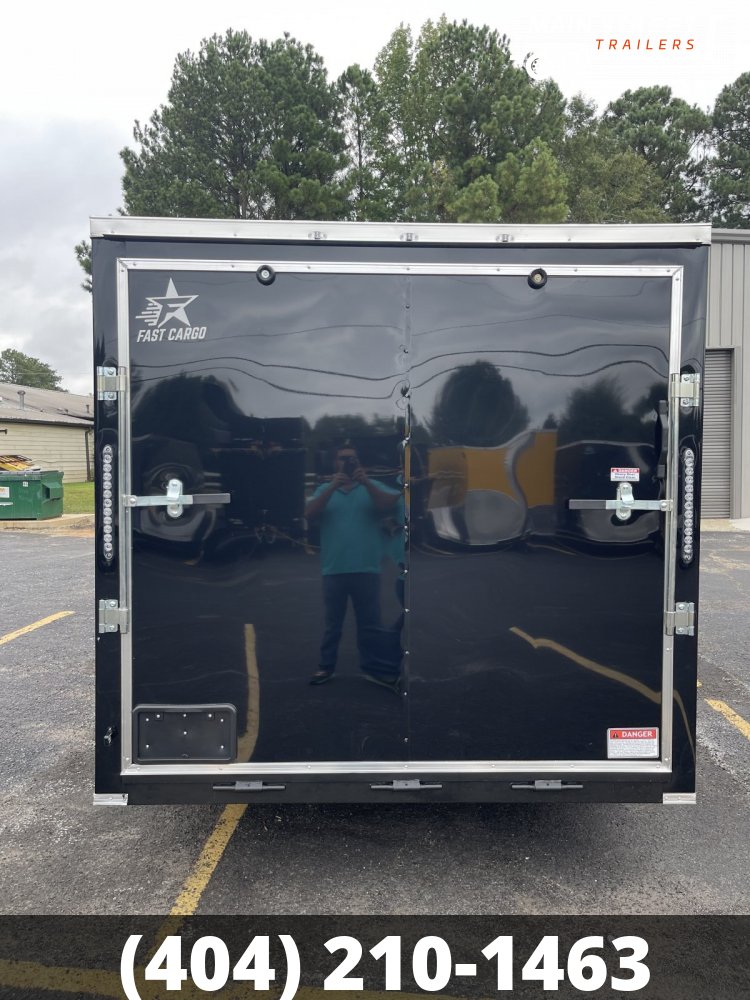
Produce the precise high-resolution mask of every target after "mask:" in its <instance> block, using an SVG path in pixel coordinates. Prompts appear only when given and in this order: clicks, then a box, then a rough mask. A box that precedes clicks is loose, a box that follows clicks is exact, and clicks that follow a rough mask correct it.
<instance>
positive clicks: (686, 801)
mask: <svg viewBox="0 0 750 1000" xmlns="http://www.w3.org/2000/svg"><path fill="white" fill-rule="evenodd" d="M661 800H662V803H663V804H664V805H665V806H694V805H695V803H696V796H695V792H665V793H664V794H663V795H662V797H661Z"/></svg>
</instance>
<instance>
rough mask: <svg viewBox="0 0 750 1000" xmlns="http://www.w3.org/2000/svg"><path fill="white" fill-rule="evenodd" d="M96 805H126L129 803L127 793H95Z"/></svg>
mask: <svg viewBox="0 0 750 1000" xmlns="http://www.w3.org/2000/svg"><path fill="white" fill-rule="evenodd" d="M93 804H94V805H95V806H126V805H127V804H128V797H127V795H116V794H113V795H109V794H106V793H101V792H99V793H97V792H95V793H94V803H93Z"/></svg>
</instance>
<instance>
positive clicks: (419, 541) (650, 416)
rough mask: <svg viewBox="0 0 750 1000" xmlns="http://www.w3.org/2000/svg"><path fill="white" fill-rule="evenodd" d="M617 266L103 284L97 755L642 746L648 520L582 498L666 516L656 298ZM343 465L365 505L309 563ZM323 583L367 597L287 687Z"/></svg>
mask: <svg viewBox="0 0 750 1000" xmlns="http://www.w3.org/2000/svg"><path fill="white" fill-rule="evenodd" d="M260 265H269V266H267V268H266V271H264V272H263V273H260V272H259V271H258V268H259V266H260ZM583 270H584V271H585V270H586V269H583ZM641 272H642V273H640V274H636V273H634V272H633V271H628V270H627V269H625V268H621V269H617V268H610V269H608V270H607V271H605V272H603V273H595V269H593V268H590V269H588V271H586V273H581V269H577V270H575V271H574V270H572V269H571V271H566V270H565V269H563V268H558V269H557V271H555V269H554V268H550V269H548V275H547V282H546V284H545V285H544V287H541V288H536V287H532V286H531V284H530V283H529V282H528V281H527V275H526V271H525V270H522V269H520V268H515V269H514V268H504V269H502V268H489V267H479V266H474V267H472V266H469V265H454V266H447V265H442V266H440V267H430V266H429V265H422V266H421V267H411V268H405V267H403V266H400V265H396V264H394V265H388V264H381V265H377V266H369V267H368V266H367V265H358V266H356V267H354V266H352V265H351V264H347V263H335V262H334V263H327V264H317V265H316V264H309V263H307V264H294V263H285V262H284V261H276V260H273V259H272V260H271V261H270V262H267V261H250V262H248V261H234V262H227V261H215V262H210V263H208V264H198V263H196V262H189V261H173V260H164V261H152V262H150V263H149V265H148V266H143V262H140V263H139V265H138V266H137V267H132V268H130V269H129V270H128V272H127V277H126V279H125V281H124V284H123V285H122V286H121V296H122V299H123V300H125V299H126V301H127V306H126V311H127V315H128V322H127V325H126V326H127V329H126V330H125V329H124V330H123V331H121V338H122V342H121V357H122V358H123V361H124V362H125V364H126V367H127V370H128V372H129V408H128V415H127V419H126V421H125V425H124V426H123V434H124V436H125V439H126V441H127V447H126V449H125V453H124V454H125V468H124V470H123V477H124V481H123V485H124V496H125V506H124V508H123V525H124V526H125V529H126V531H125V537H124V541H123V545H124V549H123V554H124V561H125V564H126V574H125V583H126V587H127V591H128V601H129V607H130V609H131V628H130V631H129V633H128V636H127V637H125V638H124V640H123V641H124V654H125V655H124V661H123V662H124V688H123V690H124V693H125V698H124V709H123V718H124V721H125V723H126V727H127V726H128V725H130V726H131V727H132V728H131V732H130V745H131V746H132V757H128V758H127V759H126V764H129V763H131V762H136V763H138V764H139V765H141V766H146V767H147V766H148V765H155V764H159V765H161V766H164V765H166V766H168V767H174V768H175V769H176V770H180V769H190V768H191V767H192V766H194V765H201V766H202V767H205V766H206V765H208V766H209V767H210V766H211V765H212V763H222V764H225V763H231V764H234V765H236V766H237V767H238V768H240V767H242V766H244V767H245V770H247V766H248V765H250V766H251V767H255V766H256V765H257V767H258V768H259V769H263V767H266V766H267V765H269V764H273V765H282V764H287V763H288V764H296V765H302V766H307V765H311V766H312V770H313V772H314V771H315V770H316V766H322V765H325V766H326V767H329V766H330V767H329V769H332V770H337V769H338V770H342V771H346V770H348V769H349V770H350V769H351V768H352V767H356V766H357V765H358V764H359V762H365V763H367V762H372V763H377V762H385V763H388V762H419V761H424V762H437V761H445V762H452V766H455V767H456V768H458V769H461V768H463V767H468V768H470V769H471V768H475V767H476V766H477V764H478V765H479V766H480V767H482V768H490V767H491V766H493V762H498V763H499V764H500V765H501V766H502V765H509V766H510V765H511V763H512V762H519V761H520V762H523V761H526V762H535V761H536V762H541V761H560V760H563V761H572V762H574V763H575V762H580V763H582V765H587V764H589V763H590V762H602V761H605V760H607V757H608V754H611V740H608V737H607V730H608V729H609V728H611V727H623V728H625V727H638V728H641V729H643V728H648V729H653V730H661V727H662V722H661V704H662V696H663V683H664V677H665V672H664V649H663V640H664V629H663V612H664V607H665V552H666V551H667V546H666V545H665V537H666V532H665V529H666V518H667V516H668V515H665V514H663V513H661V512H659V511H656V510H644V511H642V510H639V509H636V510H634V511H633V512H632V513H631V514H630V516H629V517H628V518H627V519H620V518H619V517H618V516H617V512H615V511H612V510H607V509H605V507H604V503H605V502H606V501H607V500H613V499H614V498H615V497H616V495H617V491H618V488H619V487H620V486H621V484H622V483H623V482H624V483H626V484H627V485H628V486H629V487H630V489H631V490H632V492H633V494H634V495H635V498H636V499H638V500H645V501H659V500H661V499H664V498H666V489H667V483H666V470H667V469H668V467H669V456H668V444H669V421H668V418H667V417H666V416H665V406H666V401H667V399H668V383H669V373H670V366H669V350H670V333H671V325H672V323H673V315H674V311H673V298H674V292H673V281H672V279H671V277H670V276H669V274H667V273H666V271H665V269H662V270H660V271H656V270H653V271H651V272H649V271H648V269H641ZM269 278H270V280H267V279H269ZM343 444H347V445H348V446H350V447H353V448H354V449H355V451H356V453H357V455H358V457H359V460H360V462H361V464H362V466H363V467H364V468H365V470H366V472H367V475H368V477H369V479H370V480H371V482H372V485H373V486H374V489H375V490H376V491H380V492H381V493H385V494H387V495H389V496H391V497H392V498H393V500H392V502H391V503H390V504H389V505H388V506H387V507H386V508H384V509H383V510H381V511H373V512H372V516H371V522H370V523H369V524H368V526H367V528H366V537H365V536H364V535H363V539H362V542H361V550H362V551H361V552H360V551H359V549H360V545H359V544H358V543H357V544H355V543H350V552H349V553H348V555H347V558H345V559H344V563H341V561H340V555H339V557H337V558H338V559H339V561H338V562H337V561H336V559H334V563H333V567H331V565H328V567H327V569H326V565H327V554H326V552H325V551H321V548H325V545H326V538H325V537H324V533H323V532H321V531H320V530H319V521H318V520H317V519H315V518H308V517H307V516H306V515H307V504H308V502H309V500H310V498H311V497H312V496H313V495H314V494H315V492H316V491H317V490H321V489H325V488H326V484H327V483H328V482H330V479H331V477H332V475H333V474H334V465H333V458H334V456H335V451H336V449H337V448H338V447H339V446H340V445H343ZM175 483H177V484H179V485H178V486H175V485H174V484H175ZM170 484H171V485H170ZM357 489H358V490H360V491H361V490H364V489H366V487H365V486H364V485H360V486H358V487H357ZM170 490H171V491H172V492H171V497H172V499H173V501H175V502H172V503H171V504H167V503H166V501H165V500H164V499H160V498H164V497H167V495H168V494H169V493H170ZM175 498H176V500H175ZM180 498H183V500H184V502H181V501H180ZM185 498H192V502H190V501H189V500H187V499H185ZM573 499H578V500H583V501H586V500H588V501H601V508H600V509H597V508H596V507H590V508H588V509H579V508H576V507H575V505H573V507H571V504H570V501H571V500H573ZM365 506H366V505H365ZM336 530H337V529H336V528H335V527H334V529H333V534H334V536H335V534H336ZM343 530H344V529H343V528H342V531H343ZM363 531H365V529H363ZM330 534H331V532H330V531H329V539H328V541H329V542H330ZM375 538H377V539H378V544H379V545H380V552H379V556H378V560H377V565H373V555H372V546H373V539H375ZM328 563H330V560H328ZM342 566H343V568H345V569H346V570H347V572H348V573H349V575H355V576H356V574H357V573H359V572H362V573H363V574H367V576H368V580H369V584H368V586H369V588H370V589H369V590H367V591H366V593H367V595H368V596H367V597H365V598H360V606H359V611H360V621H359V622H357V620H356V615H355V608H354V603H353V601H354V600H355V599H354V598H353V597H352V596H349V598H348V601H349V603H348V606H347V612H346V616H345V620H344V626H343V633H342V636H341V639H340V642H339V646H338V657H337V664H336V673H335V676H334V678H333V679H332V680H331V681H329V682H328V683H326V684H324V685H319V686H318V685H311V684H310V683H309V680H310V677H311V675H312V674H313V672H314V671H315V670H316V669H317V667H318V665H319V663H320V659H321V652H320V649H321V643H322V641H323V637H324V634H325V633H326V629H327V628H330V624H331V623H330V616H331V597H330V593H331V581H330V579H329V580H326V577H327V576H328V577H330V576H336V575H338V574H337V573H336V572H331V568H333V570H334V571H335V570H336V569H337V568H342ZM352 570H353V571H354V573H353V574H352V573H351V571H352ZM355 582H356V581H355ZM335 585H336V581H334V587H335ZM363 600H364V601H365V602H366V603H367V607H364V611H363V604H362V601H363ZM329 638H330V635H329ZM372 673H375V674H376V676H377V675H379V676H380V679H381V680H382V679H384V678H385V679H392V678H394V677H396V676H398V677H400V678H401V681H400V685H398V686H396V685H391V686H387V685H382V684H376V683H373V681H372V678H371V677H370V676H368V674H372ZM201 706H203V709H201ZM211 706H214V707H216V710H217V712H219V713H220V712H222V710H223V709H224V708H226V709H227V710H231V711H232V714H233V726H234V730H235V732H234V733H231V732H228V731H227V735H228V737H229V739H230V743H226V742H224V743H222V742H221V739H220V737H221V733H220V732H219V731H218V730H217V731H216V734H215V738H214V731H213V730H211V728H210V725H209V723H208V721H207V717H208V714H209V712H210V708H211ZM159 708H161V709H164V710H165V711H166V713H167V715H170V713H171V715H173V714H174V712H175V711H179V710H181V709H183V708H184V709H185V716H184V717H185V718H186V719H187V720H188V722H189V723H190V724H191V725H190V726H188V727H187V730H182V732H187V731H189V732H190V735H187V736H186V737H185V739H186V743H185V744H184V745H183V744H181V743H180V739H181V735H180V733H181V730H180V725H179V723H176V724H173V722H170V726H171V728H170V729H169V730H168V731H167V730H164V732H165V733H166V735H165V736H164V735H159V734H157V738H156V739H154V738H152V737H150V736H149V732H153V730H150V731H147V730H146V723H145V722H144V719H145V718H149V720H150V721H149V723H148V724H149V725H151V724H152V722H153V713H154V712H156V711H158V709H159ZM196 708H197V709H198V710H199V711H198V712H197V713H196V711H195V710H196ZM201 711H203V713H204V715H205V716H206V718H204V717H203V716H202V715H201ZM149 713H151V714H149ZM171 715H170V718H171ZM186 725H187V723H186ZM194 730H195V731H197V730H200V734H199V735H198V736H196V737H195V739H194V738H193V735H194ZM126 731H127V729H126ZM222 732H224V731H222ZM127 745H128V744H127V742H126V746H127ZM661 751H662V747H661V746H659V747H658V750H657V753H658V754H661ZM222 754H223V755H224V756H222Z"/></svg>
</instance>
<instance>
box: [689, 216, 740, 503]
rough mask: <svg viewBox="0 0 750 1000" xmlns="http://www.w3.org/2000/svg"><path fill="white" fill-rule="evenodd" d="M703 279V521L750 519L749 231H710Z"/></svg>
mask: <svg viewBox="0 0 750 1000" xmlns="http://www.w3.org/2000/svg"><path fill="white" fill-rule="evenodd" d="M711 236H712V246H711V253H710V264H709V279H708V324H707V334H706V370H705V387H704V437H703V497H702V503H701V513H702V515H703V517H731V518H744V517H750V455H748V448H750V435H748V434H747V432H746V431H745V428H747V427H748V426H750V388H747V387H750V230H745V229H714V230H713V231H712V234H711Z"/></svg>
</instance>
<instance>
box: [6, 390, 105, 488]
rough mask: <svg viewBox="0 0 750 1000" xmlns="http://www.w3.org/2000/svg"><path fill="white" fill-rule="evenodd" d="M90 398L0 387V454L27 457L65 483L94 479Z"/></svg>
mask: <svg viewBox="0 0 750 1000" xmlns="http://www.w3.org/2000/svg"><path fill="white" fill-rule="evenodd" d="M93 430H94V398H93V396H80V395H76V394H74V393H71V392H61V391H59V390H53V389H34V388H31V387H30V386H24V385H13V384H11V383H9V382H0V454H6V453H8V454H22V455H27V456H28V457H29V458H31V459H32V460H33V461H34V464H35V465H40V466H41V467H42V468H44V469H59V470H60V471H62V472H63V473H64V482H67V483H80V482H86V481H87V480H89V479H93V474H94V468H93V445H92V437H93Z"/></svg>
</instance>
